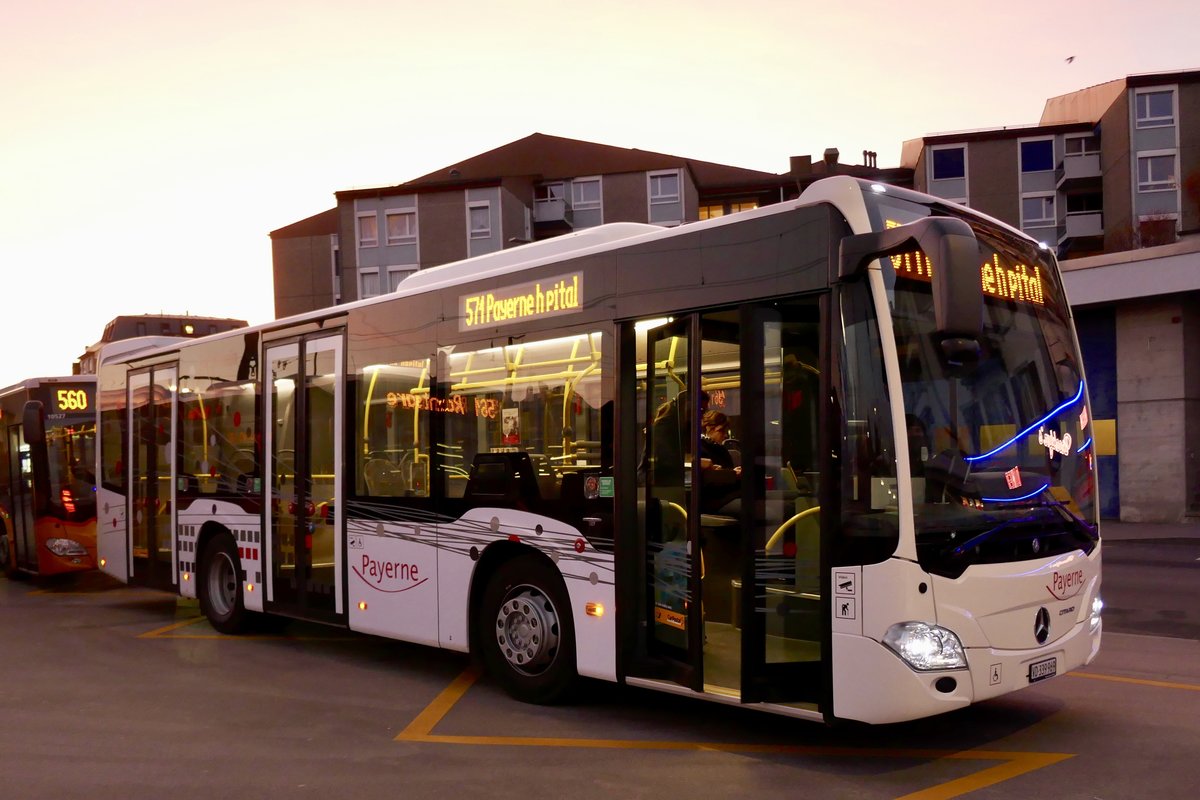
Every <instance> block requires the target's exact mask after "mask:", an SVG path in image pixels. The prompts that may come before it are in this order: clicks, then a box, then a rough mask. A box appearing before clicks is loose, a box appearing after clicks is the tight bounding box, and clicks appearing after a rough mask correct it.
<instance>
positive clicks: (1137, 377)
mask: <svg viewBox="0 0 1200 800" xmlns="http://www.w3.org/2000/svg"><path fill="white" fill-rule="evenodd" d="M1184 297H1185V296H1184V295H1174V296H1168V297H1156V298H1149V299H1146V300H1138V301H1132V302H1128V303H1122V304H1120V305H1119V306H1118V307H1117V415H1118V419H1119V424H1118V428H1117V453H1118V456H1119V458H1120V470H1121V519H1123V520H1126V521H1129V522H1178V521H1181V520H1183V519H1184V518H1185V517H1186V516H1187V510H1188V506H1189V504H1190V503H1189V501H1188V499H1187V498H1189V497H1191V496H1192V495H1194V494H1195V483H1194V481H1195V475H1196V470H1195V458H1196V451H1195V449H1193V448H1189V443H1194V441H1195V439H1196V435H1195V433H1190V432H1189V428H1193V429H1194V428H1195V423H1196V421H1197V419H1198V418H1197V417H1196V413H1195V412H1196V409H1195V408H1191V406H1194V405H1195V404H1196V400H1197V399H1200V398H1192V399H1189V398H1188V396H1187V394H1188V392H1187V390H1188V386H1189V384H1190V383H1191V382H1194V381H1195V379H1194V378H1193V379H1192V381H1191V382H1189V381H1188V380H1187V378H1186V376H1187V372H1188V371H1189V370H1188V365H1187V362H1186V359H1185V351H1186V349H1188V348H1186V347H1185V345H1186V344H1187V336H1188V333H1187V331H1188V330H1189V328H1190V326H1185V325H1184V324H1183V318H1184V307H1183V302H1182V300H1183V298H1184ZM1192 347H1194V344H1193V345H1192ZM1193 369H1194V368H1193ZM1189 417H1190V418H1191V422H1192V424H1191V425H1189ZM1189 482H1191V483H1190V485H1189Z"/></svg>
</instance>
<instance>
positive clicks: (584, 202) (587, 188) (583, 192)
mask: <svg viewBox="0 0 1200 800" xmlns="http://www.w3.org/2000/svg"><path fill="white" fill-rule="evenodd" d="M571 205H573V206H574V207H575V208H576V209H579V210H584V209H589V208H599V207H600V179H599V178H576V179H575V180H574V181H572V182H571Z"/></svg>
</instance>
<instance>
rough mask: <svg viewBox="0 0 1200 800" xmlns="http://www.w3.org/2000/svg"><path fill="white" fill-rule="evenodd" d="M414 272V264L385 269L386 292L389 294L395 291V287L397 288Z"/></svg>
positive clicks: (415, 269)
mask: <svg viewBox="0 0 1200 800" xmlns="http://www.w3.org/2000/svg"><path fill="white" fill-rule="evenodd" d="M416 271H417V265H416V264H405V265H402V266H396V267H388V268H387V287H386V290H387V291H389V292H394V291H396V287H398V286H399V285H400V284H401V282H403V280H404V279H405V278H407V277H408V276H409V275H412V274H413V273H414V272H416Z"/></svg>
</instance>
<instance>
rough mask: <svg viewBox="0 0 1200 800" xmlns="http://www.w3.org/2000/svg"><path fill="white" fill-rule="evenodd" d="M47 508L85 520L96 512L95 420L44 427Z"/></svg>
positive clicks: (59, 513)
mask: <svg viewBox="0 0 1200 800" xmlns="http://www.w3.org/2000/svg"><path fill="white" fill-rule="evenodd" d="M46 461H47V463H48V465H49V468H50V469H49V479H50V480H49V485H50V497H49V499H50V508H51V509H52V510H53V511H54V513H55V516H59V517H61V518H63V519H67V520H85V519H88V518H90V517H93V516H95V514H96V494H95V492H96V477H95V474H94V471H93V470H94V468H93V464H95V461H96V423H94V422H80V421H75V422H70V423H66V422H64V423H59V424H53V425H48V426H47V427H46Z"/></svg>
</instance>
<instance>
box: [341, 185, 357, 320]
mask: <svg viewBox="0 0 1200 800" xmlns="http://www.w3.org/2000/svg"><path fill="white" fill-rule="evenodd" d="M357 226H358V222H357V221H356V219H355V216H354V201H353V200H340V201H338V241H339V242H341V253H342V302H343V303H349V302H352V301H354V300H357V299H358V246H357V243H358V227H357Z"/></svg>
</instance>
